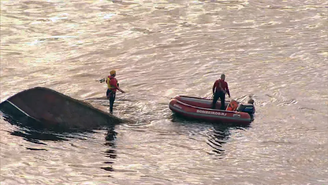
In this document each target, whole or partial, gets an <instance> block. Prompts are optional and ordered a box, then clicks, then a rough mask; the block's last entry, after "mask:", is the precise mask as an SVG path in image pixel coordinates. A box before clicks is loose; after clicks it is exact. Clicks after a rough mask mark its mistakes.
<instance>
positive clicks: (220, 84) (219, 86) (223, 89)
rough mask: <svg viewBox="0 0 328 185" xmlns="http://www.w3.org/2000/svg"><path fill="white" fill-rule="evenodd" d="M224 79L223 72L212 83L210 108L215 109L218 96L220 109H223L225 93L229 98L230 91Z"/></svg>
mask: <svg viewBox="0 0 328 185" xmlns="http://www.w3.org/2000/svg"><path fill="white" fill-rule="evenodd" d="M224 80H225V74H222V75H221V79H218V80H216V81H215V83H214V85H213V89H212V92H213V95H214V97H213V102H212V109H215V105H216V102H217V101H218V99H219V98H220V100H221V110H225V94H226V93H227V94H228V95H229V98H230V92H229V88H228V83H227V82H226V81H224Z"/></svg>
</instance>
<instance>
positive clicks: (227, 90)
mask: <svg viewBox="0 0 328 185" xmlns="http://www.w3.org/2000/svg"><path fill="white" fill-rule="evenodd" d="M226 87H227V89H226V92H227V93H228V95H229V98H230V92H229V87H228V83H227V82H226Z"/></svg>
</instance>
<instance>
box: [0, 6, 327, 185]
mask: <svg viewBox="0 0 328 185" xmlns="http://www.w3.org/2000/svg"><path fill="white" fill-rule="evenodd" d="M327 7H328V3H327V1H324V0H305V1H300V0H288V1H287V0H277V1H276V0H275V1H274V0H266V1H261V0H254V1H247V0H234V1H233V0H222V1H221V0H211V1H209V0H203V1H200V0H199V1H186V0H160V1H147V0H144V1H141V0H140V1H138V0H130V1H126V0H121V1H120V0H115V1H106V0H89V1H77V0H67V1H60V0H48V1H41V0H35V1H31V0H20V1H10V0H2V1H1V95H0V98H1V101H4V100H5V99H7V98H8V97H10V96H12V95H14V94H15V93H18V92H20V91H22V90H25V89H28V88H32V87H36V86H42V87H48V88H51V89H54V90H56V91H59V92H61V93H64V94H66V95H69V96H71V97H73V98H76V99H80V100H85V101H87V102H89V103H91V104H93V105H94V106H96V107H97V108H99V109H102V110H105V111H107V110H108V102H107V101H105V100H102V98H103V97H104V94H105V90H106V86H105V84H100V83H99V82H97V80H99V79H101V78H103V77H105V76H107V75H108V73H109V71H110V70H112V69H116V70H117V79H118V80H119V82H120V87H121V88H122V89H123V90H125V91H126V92H127V93H125V94H121V93H118V94H117V99H116V103H115V107H114V108H115V110H114V114H115V115H116V116H118V117H121V118H127V119H131V120H133V123H129V124H121V125H117V126H115V127H114V128H108V130H95V131H94V132H88V133H45V132H40V131H35V130H29V129H26V128H22V127H18V126H17V125H15V124H11V123H10V122H9V121H7V120H6V119H5V118H4V117H2V118H1V120H0V128H1V129H0V132H1V134H0V138H1V143H0V144H1V172H0V174H1V178H0V180H1V181H0V182H1V185H6V184H64V183H67V184H328V175H327V174H328V158H327V156H328V137H327V132H328V59H327V56H328V44H327V43H328V40H327V30H328V23H327V16H328V11H327ZM221 73H225V74H226V76H227V77H226V80H227V81H228V83H229V88H230V92H231V95H232V97H233V98H235V99H239V100H241V101H243V100H245V98H246V97H247V96H249V95H253V97H254V99H255V106H256V111H257V112H256V117H255V121H254V122H252V123H251V125H250V127H247V128H238V127H226V126H224V125H219V124H211V123H203V122H197V121H187V120H184V119H181V118H178V117H175V116H174V115H172V112H171V111H170V110H169V108H168V103H169V101H170V98H171V97H174V96H175V95H178V94H183V95H190V96H199V97H210V96H211V88H212V85H213V82H214V81H215V80H216V79H217V78H219V76H220V74H221Z"/></svg>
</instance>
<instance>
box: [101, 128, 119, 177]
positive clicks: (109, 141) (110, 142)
mask: <svg viewBox="0 0 328 185" xmlns="http://www.w3.org/2000/svg"><path fill="white" fill-rule="evenodd" d="M116 135H117V132H116V131H115V130H114V127H112V128H108V130H107V133H106V137H105V139H106V142H105V146H108V147H109V148H108V149H107V150H106V151H105V156H106V157H107V158H109V159H108V161H105V162H104V164H106V165H109V166H105V167H101V169H103V170H106V171H114V169H113V166H112V165H113V163H114V162H113V160H114V159H116V157H117V155H116V150H115V148H116V145H115V140H116Z"/></svg>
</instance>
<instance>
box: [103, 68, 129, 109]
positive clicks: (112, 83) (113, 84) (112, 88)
mask: <svg viewBox="0 0 328 185" xmlns="http://www.w3.org/2000/svg"><path fill="white" fill-rule="evenodd" d="M115 76H116V71H115V70H112V71H110V75H109V76H108V77H107V79H106V84H107V87H108V88H107V91H106V97H107V98H108V99H109V112H110V113H111V114H113V106H114V101H115V96H116V90H119V91H121V92H122V93H125V91H123V90H122V89H120V88H119V84H118V81H117V79H116V78H115Z"/></svg>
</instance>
